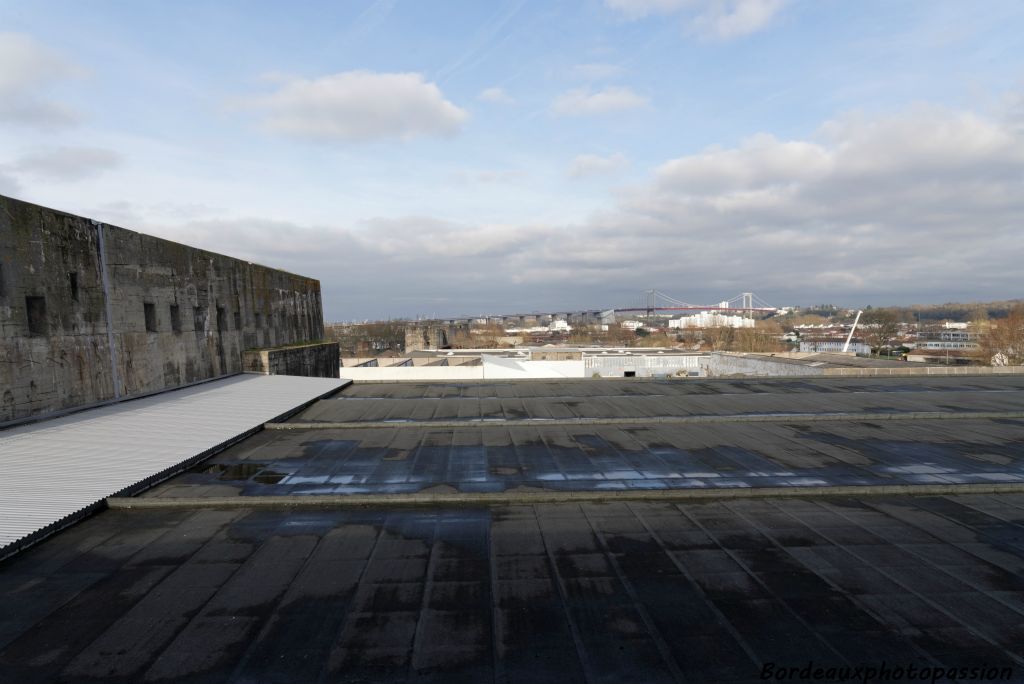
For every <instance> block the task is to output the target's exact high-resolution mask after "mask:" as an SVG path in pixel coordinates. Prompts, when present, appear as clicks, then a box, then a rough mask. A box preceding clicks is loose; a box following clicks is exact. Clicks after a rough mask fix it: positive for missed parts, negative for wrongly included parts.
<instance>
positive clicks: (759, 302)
mask: <svg viewBox="0 0 1024 684" xmlns="http://www.w3.org/2000/svg"><path fill="white" fill-rule="evenodd" d="M641 296H642V297H643V302H642V306H636V307H627V308H623V309H613V311H615V312H616V313H619V312H622V313H632V312H639V311H645V312H647V313H648V314H651V313H655V312H658V311H721V312H739V313H750V314H753V313H772V312H774V311H776V310H777V309H776V308H775V307H774V306H772V305H771V304H769V303H768V302H766V301H764V300H763V299H762V298H761V297H758V296H757V295H756V294H754V293H753V292H741V293H739V294H738V295H736V296H735V297H733V298H732V299H727V300H723V301H721V302H719V303H718V304H690V303H689V302H684V301H683V300H681V299H676V298H675V297H673V296H671V295H667V294H665V293H664V292H662V291H661V290H646V291H645V292H644V293H643V294H642V295H641Z"/></svg>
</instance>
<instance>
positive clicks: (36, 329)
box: [25, 297, 49, 335]
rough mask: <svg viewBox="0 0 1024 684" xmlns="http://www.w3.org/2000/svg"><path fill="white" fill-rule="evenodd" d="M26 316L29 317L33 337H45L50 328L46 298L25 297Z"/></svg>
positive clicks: (29, 328) (29, 326)
mask: <svg viewBox="0 0 1024 684" xmlns="http://www.w3.org/2000/svg"><path fill="white" fill-rule="evenodd" d="M25 315H26V316H27V317H28V331H29V333H31V334H32V335H45V334H46V333H47V332H48V330H49V326H47V325H46V297H25Z"/></svg>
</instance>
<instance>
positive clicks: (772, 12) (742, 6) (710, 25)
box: [605, 0, 787, 39]
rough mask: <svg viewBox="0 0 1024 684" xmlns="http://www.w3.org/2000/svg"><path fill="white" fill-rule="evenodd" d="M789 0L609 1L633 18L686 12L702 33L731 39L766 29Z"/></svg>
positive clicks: (691, 24)
mask: <svg viewBox="0 0 1024 684" xmlns="http://www.w3.org/2000/svg"><path fill="white" fill-rule="evenodd" d="M786 2H787V0H605V5H606V6H607V7H609V8H610V9H614V10H617V11H619V12H622V13H623V14H625V15H626V16H627V17H628V18H630V19H640V18H642V17H646V16H649V15H653V14H662V15H664V14H675V13H682V14H684V15H686V17H687V21H688V23H689V26H690V29H691V31H693V32H694V33H697V34H698V35H701V36H704V37H709V38H718V39H729V38H736V37H739V36H745V35H748V34H751V33H755V32H757V31H760V30H761V29H763V28H766V27H767V26H768V25H769V24H770V23H771V22H772V20H773V19H774V18H775V16H776V15H777V14H778V13H779V12H780V11H781V10H782V8H783V7H784V5H785V4H786Z"/></svg>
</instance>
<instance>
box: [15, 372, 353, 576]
mask: <svg viewBox="0 0 1024 684" xmlns="http://www.w3.org/2000/svg"><path fill="white" fill-rule="evenodd" d="M347 382H348V381H345V380H337V379H324V378H302V377H292V376H286V375H239V376H234V377H231V378H226V379H224V380H217V381H214V382H209V383H205V384H202V385H197V386H194V387H189V388H186V389H181V390H176V391H173V392H166V393H163V394H159V395H156V396H152V397H147V398H144V399H138V400H135V401H128V402H124V403H120V404H114V405H111V406H105V407H102V408H96V409H91V410H88V411H83V412H81V413H76V414H74V415H70V416H66V417H63V418H56V419H53V420H49V421H44V422H41V423H36V424H34V425H28V426H24V427H19V428H13V429H11V430H7V431H4V432H0V557H2V556H4V555H5V554H6V553H7V552H10V551H12V550H13V549H12V545H20V544H19V543H24V542H26V541H28V540H29V539H31V538H33V537H36V536H38V535H40V534H44V533H45V532H47V531H48V530H51V529H53V528H55V527H59V526H60V525H61V524H62V523H64V522H67V521H68V519H69V518H70V517H72V516H75V515H76V514H80V513H82V512H84V511H86V510H88V509H89V508H90V507H93V506H95V505H97V504H98V503H99V502H100V501H102V500H103V499H105V498H107V497H108V496H111V495H113V494H115V493H118V492H121V491H122V490H125V489H127V488H130V487H133V486H136V485H139V484H140V483H143V482H145V481H146V480H147V479H151V478H154V477H155V476H158V475H160V474H161V473H164V472H165V471H168V470H172V471H173V469H175V467H176V466H179V465H180V464H183V463H186V462H187V461H189V460H192V459H195V458H196V457H198V456H201V455H203V454H205V453H207V452H209V451H210V450H212V449H215V448H216V447H218V446H220V445H222V444H224V443H225V442H231V441H234V440H235V439H237V438H238V437H239V436H242V435H244V434H246V433H248V432H250V431H252V430H253V429H255V428H258V427H259V426H261V425H262V424H263V423H265V422H268V421H271V420H274V419H275V418H278V417H279V416H281V415H282V414H285V413H288V412H289V411H291V410H292V409H294V408H296V407H298V406H300V405H303V404H305V403H307V402H310V401H312V400H314V399H316V398H318V397H320V396H323V395H325V394H328V393H330V392H332V391H334V390H336V389H338V388H340V387H343V386H344V385H345V384H347Z"/></svg>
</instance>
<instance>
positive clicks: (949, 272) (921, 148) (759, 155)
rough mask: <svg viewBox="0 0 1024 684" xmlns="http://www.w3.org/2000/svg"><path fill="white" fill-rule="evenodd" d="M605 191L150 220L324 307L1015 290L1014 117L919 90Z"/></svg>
mask: <svg viewBox="0 0 1024 684" xmlns="http://www.w3.org/2000/svg"><path fill="white" fill-rule="evenodd" d="M602 159H604V158H602ZM618 196H619V198H620V199H619V200H618V201H616V203H615V204H614V205H612V206H610V207H609V208H608V209H606V210H605V211H602V212H598V213H596V214H594V215H592V216H590V217H587V218H585V219H582V220H580V221H578V222H576V223H565V222H560V223H536V224H526V225H501V224H479V225H474V224H471V223H468V222H455V221H450V220H445V219H442V218H439V217H430V216H404V217H403V216H399V217H388V218H376V219H370V220H366V221H363V222H359V223H356V224H353V225H343V226H299V225H295V224H290V223H285V222H270V221H267V220H265V219H246V218H244V217H237V218H231V219H225V220H222V221H196V220H191V221H190V220H188V219H182V220H181V222H179V223H178V225H177V227H174V228H173V229H172V228H164V229H160V232H161V234H163V235H165V236H167V237H170V238H173V239H179V240H184V241H186V242H189V243H195V244H198V245H202V246H206V247H209V248H213V249H217V250H219V251H225V252H228V253H230V254H234V255H236V256H240V257H244V258H249V259H251V260H254V261H257V262H260V263H266V264H269V265H273V266H278V267H282V268H287V269H289V270H292V271H295V272H298V273H303V274H307V275H311V276H314V277H319V278H320V279H321V281H322V284H323V288H324V301H325V307H326V309H327V317H328V318H329V319H335V320H338V319H351V318H364V317H373V316H386V315H415V314H417V313H421V314H431V313H436V314H438V315H448V314H450V315H457V314H475V313H480V312H485V311H514V310H517V309H519V310H524V311H529V310H536V309H544V308H548V307H555V308H562V307H577V306H578V307H581V308H583V307H611V306H624V305H627V304H628V302H629V301H630V300H631V298H632V297H633V295H634V293H639V292H641V291H643V290H645V289H647V288H650V287H656V288H658V289H661V290H663V291H666V292H669V293H671V294H674V295H676V296H678V297H680V298H683V299H686V300H688V301H695V302H698V303H711V302H716V301H720V300H721V299H726V298H729V297H731V296H733V295H735V294H737V293H739V292H742V291H753V292H756V293H758V294H759V295H760V296H762V297H764V298H765V299H766V300H767V301H769V302H771V303H774V304H777V305H781V304H787V303H815V302H822V301H832V302H834V303H837V304H846V305H865V304H868V303H872V304H877V303H900V302H904V303H905V302H910V301H925V302H927V301H951V300H961V301H970V300H980V299H996V298H999V299H1003V298H1007V297H1011V296H1015V293H1019V290H1020V264H1022V263H1024V240H1021V237H1020V234H1021V228H1020V227H1021V226H1022V225H1024V131H1020V130H1018V129H1016V128H1015V127H1014V126H1013V125H1012V124H1011V123H1010V122H1008V121H1006V120H1002V119H995V118H987V117H983V116H980V115H978V114H975V113H971V112H961V111H950V110H946V109H939V108H932V107H915V108H911V109H908V110H906V111H903V112H900V113H897V114H893V115H890V116H884V117H867V116H863V115H850V116H844V117H841V118H837V119H835V120H833V121H829V122H826V123H824V124H822V125H821V126H820V127H819V128H818V130H817V131H815V132H814V134H813V135H810V136H806V137H804V138H801V139H794V140H784V139H780V138H778V137H776V136H772V135H769V134H759V135H754V136H751V137H750V138H749V139H747V140H745V141H743V142H742V143H740V144H738V145H736V146H731V147H712V148H708V149H706V150H703V151H701V152H698V153H694V154H686V155H681V156H678V157H676V158H674V159H669V160H667V161H666V162H664V163H663V164H661V165H660V166H658V167H657V168H656V169H655V170H654V171H653V172H652V173H651V175H650V177H649V178H648V179H647V180H646V181H645V182H643V183H642V184H640V185H639V186H638V187H634V188H632V189H629V190H620V192H619V195H618ZM168 220H170V219H168ZM126 227H129V228H140V229H141V228H146V226H135V225H128V226H126ZM339 254H340V255H343V257H344V260H345V264H346V266H345V268H344V269H338V268H337V260H338V255H339ZM381 273H386V274H388V277H387V278H384V279H381V278H380V274H381ZM367 282H373V283H374V297H366V296H365V284H366V283H367Z"/></svg>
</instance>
